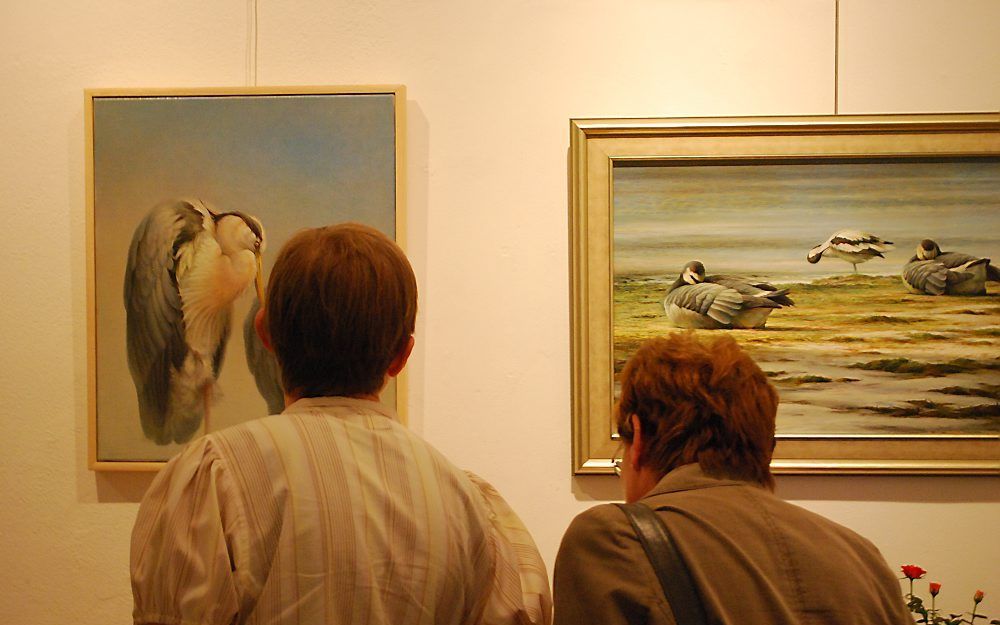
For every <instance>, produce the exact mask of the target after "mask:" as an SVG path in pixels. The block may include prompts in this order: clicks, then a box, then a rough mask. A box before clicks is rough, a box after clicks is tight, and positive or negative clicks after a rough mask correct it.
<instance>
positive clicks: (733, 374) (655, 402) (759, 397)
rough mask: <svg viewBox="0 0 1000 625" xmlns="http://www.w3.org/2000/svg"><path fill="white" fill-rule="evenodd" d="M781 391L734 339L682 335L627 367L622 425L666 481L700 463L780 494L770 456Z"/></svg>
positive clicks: (619, 409) (642, 351)
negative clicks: (638, 430) (635, 424)
mask: <svg viewBox="0 0 1000 625" xmlns="http://www.w3.org/2000/svg"><path fill="white" fill-rule="evenodd" d="M777 409H778V393H777V392H776V391H775V390H774V387H773V386H771V384H770V383H769V382H768V380H767V377H766V376H765V375H764V372H763V371H761V369H760V367H758V366H757V364H756V363H755V362H754V361H753V359H752V358H750V356H749V355H748V354H747V353H746V352H744V351H743V350H742V349H741V348H740V346H739V345H738V344H737V343H736V341H735V340H733V339H732V337H730V336H726V335H723V336H720V337H712V338H708V339H705V340H699V339H698V338H697V337H696V336H695V335H694V333H693V332H676V333H673V334H671V335H669V336H667V337H662V338H654V339H650V340H649V341H646V342H645V343H643V344H642V345H641V346H640V347H639V349H637V350H636V352H635V354H633V356H632V357H631V358H630V359H629V360H628V362H627V363H626V364H625V369H624V370H623V371H622V375H621V398H620V399H619V401H618V404H617V406H616V410H615V420H616V422H617V425H618V432H619V434H620V435H621V437H622V438H623V439H624V440H625V441H626V442H629V443H631V442H632V439H633V437H634V434H635V433H634V431H633V429H632V424H631V420H630V416H631V415H633V414H635V415H637V416H638V417H639V422H640V424H641V427H642V439H643V450H642V462H643V463H644V464H648V465H650V466H651V467H653V468H654V469H656V470H657V471H658V472H660V475H665V474H666V473H668V472H669V471H671V470H672V469H674V468H676V467H679V466H681V465H683V464H689V463H693V462H697V463H698V464H699V465H701V468H702V470H703V471H704V472H705V473H706V474H709V475H714V476H717V477H728V478H733V479H741V480H746V481H750V482H756V483H758V484H760V485H762V486H764V487H767V488H771V489H773V488H774V477H773V476H772V475H771V470H770V463H771V454H772V452H773V451H774V420H775V414H776V413H777Z"/></svg>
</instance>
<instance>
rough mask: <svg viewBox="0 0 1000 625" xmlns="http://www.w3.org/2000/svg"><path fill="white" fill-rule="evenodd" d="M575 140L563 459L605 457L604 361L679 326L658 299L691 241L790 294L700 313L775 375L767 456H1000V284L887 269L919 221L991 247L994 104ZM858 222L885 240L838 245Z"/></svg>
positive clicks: (622, 122)
mask: <svg viewBox="0 0 1000 625" xmlns="http://www.w3.org/2000/svg"><path fill="white" fill-rule="evenodd" d="M570 156H571V163H570V196H571V207H570V211H571V233H570V239H571V274H572V276H571V280H572V284H571V296H572V297H571V308H572V321H571V325H572V430H573V432H572V440H573V457H572V469H573V472H574V473H575V474H610V473H612V462H613V459H614V458H613V456H614V454H615V452H616V450H617V449H618V448H619V439H618V436H617V434H616V432H615V431H614V424H613V418H612V410H613V403H614V399H615V393H616V390H615V388H616V383H617V375H618V373H617V372H618V371H619V370H620V368H621V365H622V364H623V363H624V361H625V360H626V359H627V357H628V355H630V353H631V351H632V350H634V348H635V347H636V346H637V345H638V343H639V342H641V340H642V339H644V338H648V337H650V336H656V335H661V334H664V333H667V332H673V331H679V328H678V327H677V324H676V323H672V322H671V320H670V319H669V318H668V316H667V314H666V313H667V308H665V307H664V299H665V296H666V294H667V292H668V291H669V290H670V288H671V287H672V284H673V283H674V281H675V280H676V279H678V278H679V276H680V275H681V271H682V269H683V268H684V266H685V264H686V263H687V262H688V261H693V260H699V261H702V262H703V264H704V266H705V267H706V273H708V274H712V273H726V274H732V273H737V274H746V277H747V279H748V281H750V282H753V283H755V284H756V283H765V282H771V283H774V285H773V288H775V289H786V288H787V289H789V293H788V294H787V295H788V297H790V298H791V299H792V300H794V304H795V305H794V306H791V305H788V306H784V305H782V306H776V307H775V310H772V311H771V314H770V316H769V317H768V318H767V319H768V320H767V321H766V325H765V326H764V327H763V328H761V329H756V330H754V329H726V328H722V329H696V330H694V332H696V333H698V334H705V333H709V334H710V333H729V334H731V335H732V336H734V338H736V340H737V341H738V342H740V343H741V344H742V345H743V346H744V347H745V348H746V349H748V351H749V352H750V353H751V355H752V356H754V358H755V359H756V360H757V361H758V362H759V363H760V364H761V367H762V369H764V370H765V372H766V373H768V375H769V376H770V377H771V379H772V381H773V382H774V384H775V386H776V387H777V388H778V390H779V394H780V395H781V397H782V406H781V407H779V413H778V428H777V436H778V443H777V447H776V450H775V454H774V459H773V462H772V469H773V470H774V471H775V472H776V473H840V474H858V473H861V474H994V475H995V474H998V473H1000V413H998V391H1000V359H997V354H1000V350H997V349H996V348H997V347H998V346H1000V284H997V283H995V282H987V283H986V284H987V286H986V292H985V294H982V295H952V294H942V295H928V294H922V293H917V292H916V289H915V288H911V287H912V285H911V287H907V285H906V284H904V282H903V280H902V279H901V276H902V273H903V271H904V268H911V269H912V267H913V266H912V265H909V264H908V263H909V262H910V260H911V257H914V256H915V255H916V252H915V247H916V246H917V245H918V244H919V243H920V242H921V241H922V240H923V239H935V238H936V240H937V241H938V242H939V243H940V248H941V249H942V250H944V251H955V252H967V253H968V254H971V255H976V256H977V257H979V256H982V257H989V256H990V255H992V257H993V260H994V263H993V264H994V265H1000V237H998V235H1000V231H998V229H997V228H996V226H997V224H998V223H1000V115H998V114H996V113H983V114H953V115H870V116H860V115H859V116H847V115H844V116H813V117H747V118H675V119H573V120H571V121H570ZM869 231H870V232H871V233H875V234H876V235H879V236H880V237H883V240H882V242H883V243H887V242H891V244H888V243H887V244H886V245H884V246H883V247H881V248H879V249H881V251H878V250H875V251H873V252H870V253H869V255H868V256H865V257H864V258H863V260H865V261H867V260H871V262H869V263H868V264H860V265H854V267H853V268H852V264H853V263H855V262H857V263H861V262H862V260H861V258H860V257H859V256H857V255H854V256H851V255H847V254H842V255H841V257H840V258H836V257H835V254H834V251H833V250H834V249H838V250H839V249H840V248H839V247H835V246H834V245H833V241H832V239H834V234H835V233H841V234H843V235H844V236H841V237H840V239H837V242H840V241H841V240H843V239H845V237H847V235H850V234H855V235H859V234H869ZM847 238H849V237H847ZM946 248H947V249H946ZM973 248H974V249H973ZM810 254H812V256H813V260H816V261H818V262H816V263H815V264H812V261H807V256H808V255H810ZM941 258H944V257H943V256H942V257H941ZM844 260H847V261H848V262H844ZM918 261H921V262H922V261H923V257H921V259H918ZM926 262H928V263H930V262H931V261H929V260H928V261H926ZM934 262H938V261H934ZM977 264H978V265H979V266H981V265H982V263H981V262H980V261H977ZM855 269H856V271H857V273H855V271H854V270H855ZM911 269H907V270H908V271H909V270H911ZM994 269H995V267H994ZM948 271H949V272H954V270H952V269H948ZM949 275H951V276H953V275H954V273H952V274H949ZM963 275H965V274H963ZM991 275H992V274H991ZM949 280H951V278H949ZM911 282H913V280H912V279H911ZM769 288H771V287H769ZM942 288H944V287H942ZM949 288H950V287H949ZM863 295H864V297H866V298H867V299H863V297H862V296H863ZM668 307H669V303H668ZM782 350H783V351H782Z"/></svg>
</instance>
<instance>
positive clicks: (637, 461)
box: [629, 414, 645, 471]
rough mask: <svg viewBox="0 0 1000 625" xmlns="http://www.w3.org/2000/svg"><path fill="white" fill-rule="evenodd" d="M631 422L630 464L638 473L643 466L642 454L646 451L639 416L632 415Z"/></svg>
mask: <svg viewBox="0 0 1000 625" xmlns="http://www.w3.org/2000/svg"><path fill="white" fill-rule="evenodd" d="M629 420H630V421H631V422H632V445H631V451H630V453H629V463H630V464H631V465H632V468H633V469H635V470H636V471H638V470H639V468H640V467H641V466H642V452H643V451H645V448H644V441H643V438H642V422H641V421H639V415H637V414H632V415H631V416H630V417H629Z"/></svg>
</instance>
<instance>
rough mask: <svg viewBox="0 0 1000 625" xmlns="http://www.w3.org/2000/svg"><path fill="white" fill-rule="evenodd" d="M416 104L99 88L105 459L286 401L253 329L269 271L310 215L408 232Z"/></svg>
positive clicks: (97, 302) (138, 453) (91, 111)
mask: <svg viewBox="0 0 1000 625" xmlns="http://www.w3.org/2000/svg"><path fill="white" fill-rule="evenodd" d="M405 106H406V101H405V90H404V88H403V87H402V86H396V85H385V86H382V85H379V86H344V87H290V88H284V87H274V88H271V87H264V88H253V89H155V90H134V89H128V90H124V89H94V90H88V91H86V93H85V97H84V107H85V120H86V132H87V152H86V161H87V177H86V180H87V282H88V284H87V286H88V288H87V297H88V326H87V329H88V333H87V335H88V351H87V354H88V411H89V450H88V451H89V454H88V455H89V457H88V463H89V466H90V468H91V469H94V470H124V471H135V470H156V469H157V468H159V467H160V466H161V465H162V463H163V462H165V461H166V460H168V459H169V458H170V457H171V456H173V455H174V454H176V453H177V452H178V451H180V450H181V449H182V448H183V447H184V445H186V444H187V443H188V442H189V441H191V440H192V439H194V438H195V437H197V436H199V435H201V434H203V433H205V432H207V431H213V430H217V429H221V428H224V427H227V426H229V425H234V424H236V423H240V422H242V421H246V420H249V419H253V418H257V417H261V416H266V415H268V414H273V413H275V412H280V411H281V409H282V408H283V403H284V401H283V391H282V389H281V382H280V379H278V378H279V376H278V373H277V366H276V362H275V361H274V357H273V356H272V355H271V354H270V352H268V351H267V350H266V349H264V348H263V345H262V344H261V343H260V341H259V339H258V338H257V336H256V333H255V332H254V331H253V329H252V326H253V323H252V322H253V315H254V314H255V313H256V311H257V310H258V309H259V302H260V300H261V298H262V297H263V292H264V288H265V284H266V280H267V275H268V271H269V269H270V267H271V264H272V263H273V259H274V257H275V256H276V254H277V252H278V250H279V249H280V248H281V246H282V245H283V243H284V242H285V240H287V239H288V238H289V237H290V236H291V235H292V234H294V233H295V232H296V231H297V230H299V229H301V228H306V227H316V226H322V225H326V224H330V223H336V222H342V221H357V222H362V223H366V224H368V225H371V226H374V227H376V228H378V229H380V230H381V231H383V232H385V233H386V234H388V235H390V236H392V237H394V238H395V239H396V240H397V241H400V242H403V241H404V226H405V223H404V215H405V210H404V206H403V199H404V198H405V194H404V190H403V175H402V172H403V163H404V159H403V149H404V145H403V138H404V136H405V127H404V119H405V118H404V111H405ZM404 390H405V381H404V380H397V382H396V383H395V384H394V385H391V386H390V387H389V388H388V389H387V391H386V393H385V394H384V395H383V401H386V402H388V403H389V404H390V405H395V406H396V407H397V411H399V412H400V414H402V413H403V408H404V406H405V394H404Z"/></svg>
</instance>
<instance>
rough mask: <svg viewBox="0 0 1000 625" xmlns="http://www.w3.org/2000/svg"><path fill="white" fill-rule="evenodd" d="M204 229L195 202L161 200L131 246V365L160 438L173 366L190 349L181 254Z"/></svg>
mask: <svg viewBox="0 0 1000 625" xmlns="http://www.w3.org/2000/svg"><path fill="white" fill-rule="evenodd" d="M202 228H203V226H202V214H201V213H199V212H198V211H197V210H195V209H194V207H192V206H191V205H190V204H188V203H186V202H180V201H178V202H169V203H165V204H161V205H159V206H157V207H156V208H154V209H153V210H152V211H150V213H149V214H148V215H147V216H146V217H145V218H144V219H143V220H142V222H141V223H140V224H139V226H138V227H137V228H136V230H135V233H134V234H133V236H132V244H131V245H130V247H129V253H128V263H127V266H126V269H125V289H124V296H125V297H124V299H125V313H126V347H127V350H128V364H129V370H130V371H131V373H132V379H133V380H134V381H135V385H136V392H137V395H138V397H139V412H140V416H141V417H142V425H143V430H144V431H145V432H146V434H147V435H148V436H150V437H152V438H154V440H159V439H160V438H162V436H161V435H162V433H163V425H164V420H165V418H166V414H167V403H168V399H169V389H170V375H171V370H174V369H178V368H179V367H180V366H181V365H183V363H184V358H185V357H186V356H187V351H188V348H187V343H186V342H185V340H184V319H183V315H182V308H181V299H180V294H179V292H178V289H177V276H176V264H177V258H178V255H179V254H181V253H183V251H184V250H185V249H186V247H187V245H188V244H189V243H190V242H191V241H192V240H193V239H194V237H195V236H197V234H199V233H200V232H201V231H202ZM164 442H166V441H164Z"/></svg>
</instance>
